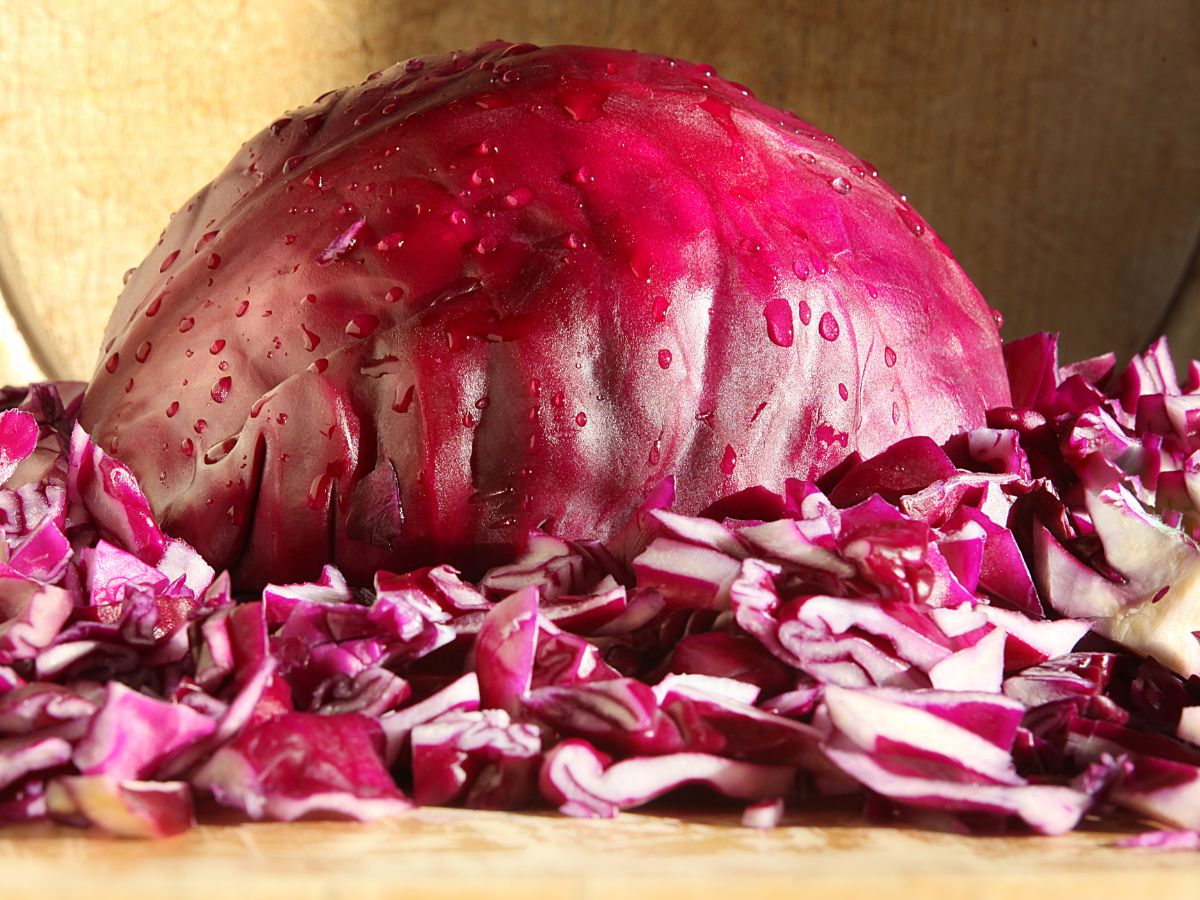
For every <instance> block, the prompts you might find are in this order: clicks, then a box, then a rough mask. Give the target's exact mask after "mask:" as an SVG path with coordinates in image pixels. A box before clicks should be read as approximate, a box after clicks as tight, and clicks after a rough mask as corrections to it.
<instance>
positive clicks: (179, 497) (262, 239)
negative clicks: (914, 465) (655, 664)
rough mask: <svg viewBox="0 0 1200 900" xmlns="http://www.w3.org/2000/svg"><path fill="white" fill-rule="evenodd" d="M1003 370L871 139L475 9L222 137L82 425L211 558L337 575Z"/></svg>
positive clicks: (504, 546) (522, 531) (108, 360)
mask: <svg viewBox="0 0 1200 900" xmlns="http://www.w3.org/2000/svg"><path fill="white" fill-rule="evenodd" d="M1008 402H1009V389H1008V384H1007V381H1006V378H1005V372H1004V365H1003V361H1002V359H1001V353H1000V343H999V338H998V333H997V328H996V325H995V323H994V321H993V318H992V315H991V313H990V311H989V309H988V308H987V306H986V305H985V304H984V302H983V300H982V299H981V297H980V296H979V294H978V293H977V291H976V290H975V288H974V287H973V286H972V285H971V283H970V282H969V281H968V279H967V277H966V276H965V275H964V274H963V271H962V269H961V268H960V267H959V266H958V264H957V263H956V262H955V261H954V259H953V258H952V257H951V255H950V253H949V251H948V250H947V248H946V247H945V245H944V244H942V242H941V241H940V240H939V239H938V238H937V236H936V235H935V234H934V233H933V232H932V231H931V230H930V229H929V228H928V226H927V225H925V223H924V222H923V220H922V219H921V218H920V217H919V216H918V215H917V214H916V213H915V212H914V211H913V210H912V209H911V208H910V207H909V206H908V204H907V203H906V202H905V200H904V198H903V197H902V196H901V195H899V194H898V193H896V192H895V191H894V190H892V188H890V187H889V186H888V185H887V184H885V183H884V182H883V181H882V180H881V179H880V178H879V177H878V174H877V173H876V172H875V170H874V169H873V167H872V166H871V165H870V164H868V163H866V162H864V161H863V160H861V159H859V158H858V157H856V156H855V155H853V154H852V153H850V152H848V151H847V150H845V149H844V148H842V147H841V146H840V145H838V144H837V143H836V142H835V141H834V140H833V139H832V138H830V137H829V136H828V135H825V134H823V133H821V132H820V131H818V130H817V129H815V128H813V127H812V126H810V125H808V124H806V123H804V122H802V121H801V120H799V119H797V118H796V117H795V116H794V115H792V114H791V113H786V112H782V111H780V110H777V109H774V108H772V107H770V106H768V105H766V104H764V103H761V102H759V101H758V100H756V99H754V97H753V96H752V95H751V94H750V92H749V91H747V90H744V89H742V88H741V87H740V86H738V85H735V84H731V83H729V82H727V81H724V80H723V79H721V78H719V77H717V76H716V75H715V74H714V73H713V72H712V70H711V69H709V68H707V67H704V66H697V65H693V64H690V63H684V62H679V61H676V60H671V59H666V58H663V57H658V56H649V55H643V54H638V53H633V52H621V51H614V50H599V49H591V48H581V47H549V48H542V49H539V48H536V47H533V46H530V45H516V46H514V45H509V44H506V43H501V42H496V43H492V44H487V45H484V46H482V47H480V48H478V49H477V50H475V51H472V52H470V53H452V54H449V55H445V56H440V57H431V58H428V59H425V60H420V59H416V60H411V61H409V62H408V63H405V64H399V65H397V66H394V67H392V68H390V69H388V70H387V71H385V72H382V73H379V74H377V75H375V76H372V77H371V78H368V79H367V80H366V81H365V82H363V83H362V84H360V85H358V86H355V87H351V88H347V89H344V90H340V91H335V92H333V93H330V94H328V95H326V96H324V97H322V98H320V99H319V100H318V101H317V102H316V103H315V104H314V105H312V106H310V107H307V108H305V109H301V110H299V111H297V112H294V113H292V114H290V115H288V116H285V117H284V118H281V119H280V120H279V121H277V122H275V123H274V124H273V125H271V126H270V127H269V128H268V129H267V130H265V131H263V132H261V133H260V134H259V135H257V136H256V137H254V138H252V139H251V140H250V141H248V142H247V143H246V144H245V145H244V146H243V147H242V149H241V150H240V151H239V153H238V155H237V156H236V158H235V159H234V160H233V161H232V162H231V163H230V165H229V166H228V168H227V169H226V170H225V172H224V173H222V174H221V175H220V176H219V177H218V178H217V179H216V180H215V181H214V182H213V183H212V184H210V185H209V186H208V187H206V188H204V189H203V190H201V191H200V193H198V194H197V195H196V196H195V197H194V198H193V199H192V200H190V201H189V202H188V203H187V204H186V206H184V208H183V209H181V210H180V211H179V212H178V213H177V214H176V215H175V216H174V218H173V220H172V222H171V223H170V225H169V226H168V227H167V229H166V231H165V232H164V234H163V237H162V240H161V241H160V243H159V245H158V246H157V247H156V248H155V249H154V250H153V251H152V252H151V254H150V255H149V257H148V258H147V259H146V261H145V262H144V263H142V265H141V266H139V267H138V268H137V269H136V270H135V271H134V272H133V273H132V275H131V277H130V278H129V280H128V284H127V286H126V288H125V290H124V292H123V293H122V295H121V298H120V300H119V302H118V305H117V308H116V310H115V312H114V314H113V316H112V319H111V321H110V323H109V325H108V328H107V331H106V334H105V337H104V340H103V353H102V355H101V358H100V360H99V363H98V365H97V369H96V373H95V377H94V378H93V380H92V382H91V384H90V386H89V387H88V390H87V394H86V397H85V399H84V402H83V411H82V417H81V423H82V425H83V426H84V428H85V429H86V430H87V431H88V432H89V433H90V434H91V436H92V437H93V438H94V440H95V441H96V443H97V445H98V446H100V447H102V448H103V449H104V450H105V452H108V453H111V454H112V455H114V456H115V457H117V458H118V459H120V460H122V461H124V462H125V463H126V464H128V466H129V467H130V469H131V470H132V472H133V473H134V474H135V475H136V476H137V478H138V479H139V481H140V482H141V484H142V486H143V488H144V490H145V492H146V496H147V499H148V500H149V504H150V506H151V507H152V509H153V510H154V512H155V513H156V515H157V516H158V518H159V521H160V523H161V525H162V526H163V528H164V529H165V530H166V531H167V532H168V533H170V534H172V535H174V536H176V537H178V538H182V539H183V540H185V541H187V542H188V543H190V544H191V545H192V546H194V547H195V548H196V549H197V550H199V551H200V552H201V554H202V555H203V556H204V558H206V559H207V560H208V561H209V562H210V563H211V564H212V565H213V566H215V567H216V568H217V569H218V570H220V569H229V570H231V572H232V575H233V581H234V584H235V586H242V587H261V586H262V585H263V584H264V583H266V582H268V581H274V582H288V581H300V580H308V579H312V578H314V577H316V575H317V574H318V573H319V571H320V568H321V566H322V564H325V563H333V564H336V565H337V566H338V567H340V568H341V570H342V571H343V572H344V573H345V575H346V576H347V578H348V579H349V581H350V582H351V583H352V584H355V585H368V584H370V582H371V579H372V577H373V575H374V573H375V571H376V570H377V569H379V568H381V567H386V568H390V569H394V570H398V571H400V570H404V569H407V568H411V567H412V566H415V565H427V564H430V563H434V562H449V563H453V564H456V565H458V566H459V567H460V568H464V569H465V570H466V571H468V572H469V573H471V574H474V575H478V574H480V573H481V572H482V571H483V570H484V569H486V568H487V567H488V566H489V565H493V564H496V563H498V562H503V561H507V560H509V559H511V558H513V557H514V556H515V555H516V554H517V553H518V552H520V551H521V550H522V548H523V542H524V540H525V536H526V534H527V533H528V532H529V531H530V530H531V529H533V528H536V527H539V526H541V527H542V528H544V529H545V530H548V531H550V532H551V533H554V534H559V535H568V536H574V535H589V536H593V537H596V538H603V537H606V536H608V535H609V534H611V533H612V531H613V530H614V529H615V528H616V527H618V526H619V525H621V524H622V523H623V522H624V521H625V520H626V519H627V518H628V516H629V514H630V513H632V512H633V510H634V508H635V507H636V506H637V505H638V504H639V503H640V502H641V501H642V499H643V498H644V497H645V496H646V494H647V493H648V492H649V490H650V489H651V488H652V487H653V486H654V485H656V484H658V483H660V482H661V481H662V480H663V479H664V478H665V477H667V476H674V479H675V487H676V492H677V496H676V504H675V508H676V509H677V510H678V511H680V512H684V513H694V512H697V511H699V510H701V509H702V508H704V507H705V506H707V505H708V504H710V503H711V502H713V501H715V500H716V499H718V498H720V497H724V496H727V495H730V494H732V493H734V492H736V491H738V490H740V489H744V488H748V487H752V486H758V485H764V486H766V487H767V488H770V489H771V490H773V491H780V490H781V489H782V486H783V481H784V479H785V477H798V478H813V477H816V476H817V475H819V474H821V473H823V472H825V471H826V470H828V469H829V468H830V467H831V466H832V465H834V464H835V463H837V462H838V461H840V460H841V459H842V458H843V457H845V456H847V455H848V454H849V453H850V452H851V451H855V450H857V451H858V452H859V453H861V454H862V455H863V456H864V457H870V456H874V455H875V454H877V453H878V452H879V451H881V450H883V449H884V448H885V447H887V446H889V445H890V444H892V443H893V442H895V441H896V440H898V439H900V438H904V437H906V436H910V435H929V436H931V437H933V438H934V439H935V440H937V441H941V440H944V439H945V438H947V437H949V436H950V435H951V434H952V433H953V432H954V431H956V430H957V429H959V428H962V427H973V426H977V425H981V424H983V412H984V410H985V409H986V408H988V407H993V406H1003V405H1006V404H1008ZM5 465H6V464H5V463H4V461H3V460H2V459H0V469H2V468H3V467H4V466H5Z"/></svg>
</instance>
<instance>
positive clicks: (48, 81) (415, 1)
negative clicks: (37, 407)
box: [0, 0, 1200, 380]
mask: <svg viewBox="0 0 1200 900" xmlns="http://www.w3.org/2000/svg"><path fill="white" fill-rule="evenodd" d="M495 36H503V37H506V38H509V39H511V40H532V41H534V42H540V43H561V42H583V43H598V44H609V45H617V46H625V47H636V48H638V49H642V50H648V51H655V52H662V53H667V54H672V55H678V56H683V57H687V58H691V59H693V60H696V61H703V62H709V63H712V64H714V65H715V66H716V67H717V68H718V70H719V71H720V72H721V73H722V74H724V75H725V76H726V77H728V78H731V79H733V80H735V81H740V82H743V83H746V84H748V85H750V86H752V87H754V88H755V90H756V91H757V93H758V94H759V95H760V96H762V97H763V98H765V99H766V100H768V101H770V102H773V103H776V104H779V105H781V106H785V107H788V108H791V109H793V110H794V111H796V112H797V113H798V114H799V115H800V116H801V117H802V118H807V119H809V120H811V121H812V122H814V123H815V124H817V125H819V126H821V127H823V128H825V129H827V130H829V131H831V132H833V133H834V134H835V135H837V136H838V137H839V138H840V139H841V140H842V142H843V143H845V144H847V145H848V146H849V147H850V148H851V149H853V150H854V151H856V152H858V153H859V154H861V155H863V156H865V157H866V158H867V159H869V160H871V161H872V162H874V163H875V164H876V165H877V166H878V167H879V169H880V171H881V172H882V174H883V176H884V177H885V178H886V179H888V180H889V181H891V182H892V183H893V184H894V185H895V186H896V187H897V188H898V189H899V190H901V191H904V192H905V193H907V194H908V195H909V197H910V199H911V200H912V201H913V203H914V205H915V206H917V208H918V209H920V210H921V211H922V212H923V213H924V215H925V216H926V218H927V219H929V220H930V221H931V223H932V224H933V225H934V227H935V228H936V229H938V230H939V231H940V232H941V233H942V236H943V237H944V238H945V239H946V241H947V242H948V243H949V244H950V246H951V247H953V248H954V249H955V251H956V253H957V255H958V257H959V259H960V260H961V261H962V262H963V264H964V266H965V267H966V269H967V271H968V273H970V274H971V276H972V277H973V278H974V279H975V281H976V282H977V284H978V285H979V287H980V289H981V290H982V291H983V292H984V294H985V295H986V296H987V297H988V299H989V300H990V302H991V303H992V305H993V306H997V307H999V308H1000V309H1002V310H1003V311H1004V312H1005V314H1006V316H1007V318H1008V326H1007V328H1006V334H1008V335H1009V336H1016V335H1019V334H1023V333H1026V332H1028V331H1031V330H1034V329H1039V328H1049V329H1057V330H1062V331H1063V332H1064V345H1065V354H1066V355H1067V356H1068V357H1071V358H1075V357H1079V356H1081V355H1084V354H1089V353H1095V352H1100V351H1102V350H1105V349H1109V348H1111V349H1115V350H1117V351H1118V352H1120V353H1122V354H1128V353H1129V352H1131V351H1133V350H1134V349H1136V348H1138V347H1139V346H1141V345H1142V344H1144V342H1145V341H1146V340H1147V339H1149V338H1150V337H1151V336H1152V335H1154V334H1156V333H1158V332H1159V331H1161V330H1163V329H1166V330H1168V331H1170V333H1171V334H1172V337H1173V338H1174V339H1175V341H1176V343H1177V345H1178V347H1177V352H1178V353H1179V355H1184V354H1185V353H1186V354H1197V355H1200V287H1198V285H1200V273H1198V272H1197V269H1196V265H1197V263H1196V251H1197V245H1198V239H1200V162H1198V160H1200V150H1198V145H1200V49H1198V48H1200V3H1197V2H1195V0H1137V2H1134V0H1124V2H1112V0H1041V2H1035V0H1028V2H1025V0H1022V2H1010V3H1000V2H969V0H944V2H942V0H936V2H934V0H930V2H916V3H901V2H889V0H868V2H847V3H838V2H831V0H821V2H782V0H780V2H760V3H747V2H734V0H724V2H709V0H703V2H702V0H693V2H687V0H675V2H668V0H658V2H652V0H587V2H568V0H527V2H524V3H513V4H505V3H501V2H494V0H493V2H453V0H403V2H400V0H388V2H369V0H328V2H319V0H291V2H288V3H280V2H273V0H240V2H239V0H206V2H184V0H176V2H169V0H60V2H53V0H20V2H18V0H3V2H0V98H2V99H0V293H3V294H5V295H6V298H7V300H8V303H9V306H10V307H12V308H13V310H14V312H15V314H16V319H17V321H15V322H14V321H11V320H8V319H5V318H3V317H0V330H2V331H3V332H5V333H6V334H9V335H11V334H12V333H13V332H14V331H18V330H21V329H23V330H25V331H29V332H36V333H37V335H36V336H35V337H36V340H35V343H37V344H39V345H40V346H38V347H37V348H35V349H36V351H37V352H36V353H35V354H34V356H35V357H36V359H35V360H30V359H29V358H28V357H27V356H24V357H23V354H22V350H21V348H20V347H19V346H15V344H14V342H13V341H11V340H9V341H7V342H6V343H5V346H4V350H3V353H2V354H0V380H21V379H24V378H28V377H31V375H32V374H33V371H34V369H35V368H36V366H35V363H37V362H40V363H41V365H42V367H43V368H48V369H49V370H51V371H52V372H53V373H54V374H59V375H72V376H76V377H86V376H87V375H88V374H89V373H90V371H91V368H92V366H93V364H94V361H95V356H96V349H97V345H98V343H99V334H100V331H101V329H102V327H103V325H104V322H105V320H106V318H107V315H108V311H109V309H110V308H111V306H112V303H113V301H114V299H115V297H116V295H117V293H118V292H119V290H120V286H121V274H122V272H123V271H124V270H125V269H126V268H128V267H130V266H133V265H136V264H137V263H138V262H139V261H140V260H141V258H142V257H143V256H144V255H145V253H146V251H147V250H148V249H149V248H150V246H151V245H152V244H153V242H154V241H155V239H156V238H157V235H158V232H159V231H160V229H161V227H162V225H163V224H164V223H165V221H166V219H167V216H168V215H169V214H170V212H171V211H172V210H173V209H175V208H176V207H178V206H180V205H181V204H182V203H183V202H184V201H185V200H186V198H187V197H188V196H189V195H190V194H191V193H192V192H193V191H194V190H196V189H197V188H199V187H200V186H201V185H202V184H203V183H204V182H205V181H207V180H208V179H209V178H211V177H212V176H213V175H215V174H216V173H217V172H218V171H219V170H220V168H221V167H222V166H223V165H224V163H225V162H226V160H228V159H229V158H230V157H231V156H232V154H233V152H234V151H235V150H236V149H237V147H238V145H239V144H240V143H241V141H242V140H244V139H245V138H247V137H248V136H249V135H251V134H252V133H254V132H255V131H257V130H258V129H259V128H261V127H263V126H264V125H265V124H267V123H269V122H270V121H271V120H272V119H273V118H274V117H275V116H276V115H277V114H278V113H280V112H282V111H283V110H284V109H285V108H289V107H293V106H296V105H300V104H302V103H306V102H308V101H310V100H312V99H313V98H314V97H315V96H317V95H318V94H320V93H322V92H323V91H325V90H327V89H330V88H333V87H337V86H340V85H342V84H344V83H349V82H351V81H357V80H359V79H361V78H362V77H363V76H364V75H366V74H367V73H368V72H370V71H371V70H372V69H376V68H380V67H382V66H385V65H387V64H389V63H391V62H393V61H395V60H397V59H400V58H404V57H407V56H411V55H416V54H419V53H424V52H431V51H439V50H445V49H452V48H454V47H460V46H468V45H473V44H475V43H478V42H480V41H482V40H485V39H488V38H491V37H495ZM1189 285H1190V287H1189Z"/></svg>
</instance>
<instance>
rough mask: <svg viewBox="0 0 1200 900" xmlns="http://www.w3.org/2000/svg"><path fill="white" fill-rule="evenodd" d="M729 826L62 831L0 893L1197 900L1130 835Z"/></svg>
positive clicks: (6, 857) (630, 823)
mask: <svg viewBox="0 0 1200 900" xmlns="http://www.w3.org/2000/svg"><path fill="white" fill-rule="evenodd" d="M795 821H796V822H797V823H798V824H789V825H787V826H786V827H782V828H778V829H775V830H773V831H769V832H758V831H754V830H751V829H747V828H741V827H739V826H737V825H736V824H732V823H731V822H730V820H729V819H728V818H721V817H716V816H692V817H689V818H687V819H677V818H673V817H670V816H647V815H635V814H632V813H624V814H622V815H621V816H620V817H618V818H617V819H616V820H611V821H579V820H572V819H564V818H562V817H560V816H557V815H551V814H546V815H510V814H504V813H484V812H468V811H463V810H437V809H426V810H420V811H417V812H415V813H412V814H411V815H407V816H405V817H402V818H399V819H395V820H392V821H388V822H381V823H377V824H374V825H358V824H335V823H311V822H310V823H302V824H291V825H282V824H254V825H240V826H237V827H222V826H209V827H204V828H199V829H196V830H195V831H193V832H190V833H189V834H187V835H184V836H181V837H178V838H173V839H170V840H168V841H164V842H160V843H153V844H151V843H144V842H136V841H116V840H108V839H104V838H97V837H95V836H89V835H86V834H80V833H79V832H70V831H63V830H59V829H54V828H49V827H46V828H27V829H22V830H20V831H18V832H16V833H15V834H13V833H12V832H4V833H3V834H4V836H3V837H2V838H0V895H2V896H3V897H4V898H5V900H24V898H31V900H33V898H36V900H45V898H55V900H58V898H62V900H68V898H75V897H79V898H85V897H86V898H88V900H108V898H113V900H140V898H147V900H149V898H153V900H160V898H163V897H170V898H172V900H193V898H194V900H241V898H255V900H275V898H279V900H284V898H286V900H310V898H311V900H317V898H320V900H341V898H346V900H374V898H384V897H405V898H409V900H421V898H447V900H465V898H472V897H488V898H492V900H506V898H513V900H516V898H521V900H531V898H532V900H558V898H564V900H566V898H581V900H582V898H596V900H600V898H604V900H641V898H646V900H664V898H666V900H684V898H687V900H691V898H701V897H721V898H730V897H732V898H750V897H753V898H756V900H757V898H762V900H771V898H789V900H795V898H797V897H803V898H804V900H823V898H837V900H910V898H924V897H942V898H946V900H957V898H968V897H969V898H971V900H1034V898H1040V897H1046V898H1053V900H1066V898H1086V900H1104V898H1110V897H1111V898H1120V900H1135V898H1154V900H1194V898H1195V897H1196V895H1197V894H1196V891H1197V884H1200V853H1196V852H1178V851H1177V852H1157V853H1156V852H1152V851H1144V850H1125V849H1119V848H1114V847H1113V846H1112V842H1113V841H1114V839H1116V838H1117V837H1119V835H1114V834H1106V833H1076V834H1069V835H1064V836H1062V837H1055V838H1037V837H1021V838H964V837H955V836H952V835H946V834H936V833H929V832H921V831H911V830H902V829H891V828H863V827H860V826H858V825H856V824H853V823H852V822H851V821H849V820H847V819H846V817H845V816H841V817H839V816H836V815H834V816H830V815H825V816H813V817H810V818H809V819H808V820H807V821H805V820H802V819H796V820H795Z"/></svg>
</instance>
